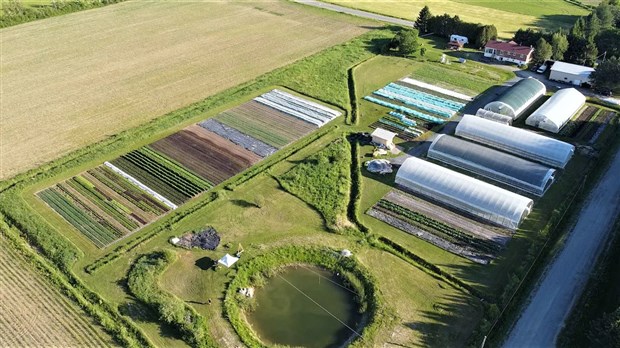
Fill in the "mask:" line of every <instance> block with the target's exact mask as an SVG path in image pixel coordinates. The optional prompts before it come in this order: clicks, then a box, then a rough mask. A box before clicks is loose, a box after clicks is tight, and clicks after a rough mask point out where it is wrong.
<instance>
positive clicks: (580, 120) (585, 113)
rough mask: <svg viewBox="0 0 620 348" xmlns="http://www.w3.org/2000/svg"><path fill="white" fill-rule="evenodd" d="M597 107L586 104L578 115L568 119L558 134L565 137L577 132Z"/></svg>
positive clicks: (594, 112)
mask: <svg viewBox="0 0 620 348" xmlns="http://www.w3.org/2000/svg"><path fill="white" fill-rule="evenodd" d="M598 110H599V108H597V107H595V106H591V105H588V106H587V107H586V108H585V109H583V110H582V111H581V113H580V114H579V116H578V117H577V118H576V119H575V120H571V121H568V123H567V124H566V125H565V126H564V127H563V128H562V130H561V131H560V134H561V135H562V136H566V137H572V136H573V135H575V134H577V133H578V132H579V131H580V130H581V128H582V127H583V126H584V125H585V124H586V123H587V122H588V121H590V119H591V118H592V116H594V114H596V112H597V111H598Z"/></svg>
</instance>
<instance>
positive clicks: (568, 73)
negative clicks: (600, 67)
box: [549, 62, 594, 86]
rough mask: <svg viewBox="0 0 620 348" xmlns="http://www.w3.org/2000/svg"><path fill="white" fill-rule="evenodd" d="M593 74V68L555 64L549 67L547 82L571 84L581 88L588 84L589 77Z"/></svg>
mask: <svg viewBox="0 0 620 348" xmlns="http://www.w3.org/2000/svg"><path fill="white" fill-rule="evenodd" d="M593 72H594V68H591V67H589V66H583V65H577V64H571V63H565V62H555V63H553V65H552V66H551V72H550V73H549V80H553V81H560V82H566V83H571V84H573V85H576V86H581V85H582V84H584V83H590V75H591V74H592V73H593Z"/></svg>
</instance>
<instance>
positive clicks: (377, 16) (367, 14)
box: [295, 0, 413, 27]
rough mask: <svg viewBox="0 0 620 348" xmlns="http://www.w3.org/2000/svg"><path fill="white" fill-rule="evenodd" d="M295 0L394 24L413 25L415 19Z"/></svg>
mask: <svg viewBox="0 0 620 348" xmlns="http://www.w3.org/2000/svg"><path fill="white" fill-rule="evenodd" d="M295 2H298V3H300V4H304V5H308V6H314V7H319V8H323V9H326V10H331V11H335V12H341V13H346V14H350V15H352V16H357V17H362V18H368V19H375V20H378V21H382V22H387V23H392V24H396V25H402V26H404V27H413V21H408V20H406V19H400V18H394V17H390V16H384V15H380V14H376V13H372V12H366V11H361V10H355V9H352V8H349V7H344V6H338V5H334V4H328V3H325V2H321V1H316V0H295Z"/></svg>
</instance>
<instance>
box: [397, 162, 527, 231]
mask: <svg viewBox="0 0 620 348" xmlns="http://www.w3.org/2000/svg"><path fill="white" fill-rule="evenodd" d="M396 183H397V184H398V185H401V186H402V187H404V188H405V189H406V190H409V191H412V192H414V193H418V194H421V195H423V196H426V197H429V198H431V199H433V200H436V201H439V202H440V203H443V204H446V205H448V206H451V207H453V208H456V209H458V210H461V211H465V212H468V213H470V214H473V215H475V216H477V217H479V218H482V219H484V220H487V221H490V222H492V223H495V224H498V225H500V226H504V227H507V228H511V229H516V228H517V227H519V224H520V223H521V221H522V220H523V219H524V218H525V217H526V216H527V215H528V214H529V213H530V210H531V208H532V204H533V201H532V200H531V199H529V198H527V197H523V196H521V195H518V194H516V193H513V192H510V191H508V190H504V189H502V188H500V187H497V186H494V185H491V184H488V183H486V182H483V181H480V180H478V179H474V178H472V177H469V176H467V175H464V174H461V173H458V172H455V171H453V170H450V169H447V168H444V167H442V166H439V165H436V164H433V163H430V162H427V161H424V160H422V159H419V158H416V157H410V158H408V159H407V160H405V162H404V163H403V164H402V166H401V167H400V169H399V170H398V172H397V173H396Z"/></svg>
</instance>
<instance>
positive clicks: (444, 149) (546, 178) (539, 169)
mask: <svg viewBox="0 0 620 348" xmlns="http://www.w3.org/2000/svg"><path fill="white" fill-rule="evenodd" d="M428 157H429V158H432V159H436V160H438V161H442V162H444V163H447V164H450V165H453V166H455V167H459V168H462V169H465V170H468V171H470V172H472V173H474V174H478V175H481V176H484V177H487V178H489V179H493V180H495V181H498V182H501V183H504V184H507V185H510V186H513V187H516V188H518V189H520V190H523V191H525V192H529V193H532V194H535V195H537V196H542V195H543V194H544V193H545V191H546V190H547V189H548V188H549V186H551V184H552V183H553V180H554V175H555V169H551V168H549V167H545V166H543V165H542V164H538V163H534V162H530V161H528V160H525V159H523V158H520V157H517V156H514V155H510V154H507V153H505V152H501V151H498V150H495V149H492V148H488V147H486V146H482V145H479V144H476V143H472V142H469V141H465V140H463V139H459V138H456V137H452V136H449V135H443V134H442V135H439V136H437V138H435V140H434V141H433V143H432V144H431V146H430V148H429V150H428Z"/></svg>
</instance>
